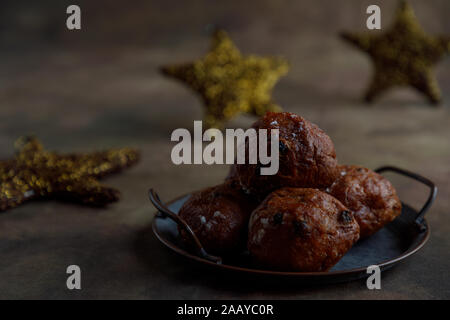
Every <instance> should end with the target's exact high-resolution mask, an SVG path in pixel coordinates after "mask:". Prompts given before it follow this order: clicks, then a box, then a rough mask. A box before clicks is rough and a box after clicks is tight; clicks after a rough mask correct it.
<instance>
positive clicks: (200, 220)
mask: <svg viewBox="0 0 450 320" xmlns="http://www.w3.org/2000/svg"><path fill="white" fill-rule="evenodd" d="M256 206H257V203H254V202H252V200H250V199H247V198H246V196H245V195H244V194H243V193H242V191H241V190H240V189H239V188H236V184H235V183H234V182H233V181H227V182H225V183H223V184H221V185H218V186H215V187H210V188H206V189H204V190H202V191H199V192H196V193H194V194H193V195H192V196H191V197H190V198H189V199H188V200H187V201H186V202H185V203H184V204H183V206H182V207H181V209H180V211H179V213H178V214H179V216H180V217H181V218H183V219H184V220H185V221H186V223H187V224H188V225H189V226H190V227H191V228H192V230H193V231H194V233H195V234H196V235H197V237H198V238H199V240H200V242H201V243H202V245H203V246H204V248H205V249H206V251H207V252H209V253H214V254H228V253H232V252H239V250H240V249H242V248H243V247H245V242H246V239H247V230H248V229H247V227H248V220H249V218H250V214H251V212H252V210H253V209H254V208H255V207H256ZM178 229H179V231H180V234H181V236H182V239H183V240H184V241H185V242H187V243H190V241H191V239H190V237H189V235H187V234H186V232H185V231H184V230H183V229H182V228H180V227H179V228H178Z"/></svg>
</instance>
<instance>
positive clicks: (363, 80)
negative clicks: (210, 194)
mask: <svg viewBox="0 0 450 320" xmlns="http://www.w3.org/2000/svg"><path fill="white" fill-rule="evenodd" d="M375 3H376V4H378V5H380V7H381V10H382V28H386V27H388V25H389V23H390V21H391V18H392V16H393V12H394V9H395V7H396V3H395V1H376V2H374V1H357V0H352V1H348V0H346V1H333V0H319V1H312V0H310V1H306V0H303V1H300V0H297V1H275V0H260V1H197V0H193V1H174V0H164V1H161V0H152V1H132V2H124V1H106V0H101V1H99V0H96V1H77V2H73V1H65V0H64V1H48V0H47V1H2V3H1V4H0V158H7V157H11V156H12V154H13V149H12V147H13V142H14V140H15V139H16V138H18V137H19V136H21V135H24V134H35V135H37V136H38V137H39V138H41V139H42V141H43V143H44V144H45V146H46V147H48V148H49V149H52V150H60V151H86V150H87V151H89V150H96V149H102V148H108V147H119V146H134V147H138V148H140V149H141V150H142V160H141V162H140V163H139V164H138V165H137V166H136V167H133V168H132V169H130V170H128V171H125V172H124V173H123V174H120V175H116V176H112V177H110V178H107V179H106V182H107V183H108V184H110V185H112V186H115V187H117V188H119V189H120V190H121V191H122V195H123V197H122V201H121V202H119V203H117V204H114V205H112V206H110V207H108V208H107V209H103V210H97V209H92V208H85V207H80V206H76V205H70V204H63V203H58V202H54V201H49V202H37V203H30V204H27V205H24V206H21V207H19V208H18V209H15V210H12V211H9V212H6V213H2V214H0V279H10V280H9V281H7V282H5V281H3V280H0V297H27V298H37V297H47V298H48V297H50V298H52V297H53V298H56V297H67V298H71V297H83V298H98V297H103V298H181V299H183V298H400V299H402V298H442V297H447V298H449V297H450V288H449V284H448V279H446V277H447V274H448V270H449V269H450V256H449V252H450V238H449V236H448V235H449V234H450V215H449V208H450V200H449V199H450V183H449V180H448V179H449V177H450V108H449V106H450V59H446V60H444V61H442V62H441V63H440V64H438V65H437V67H436V70H435V71H436V77H437V79H438V81H439V83H440V87H441V90H442V92H443V100H444V103H443V104H442V105H441V106H440V107H434V106H430V105H428V103H427V101H426V99H425V98H424V97H423V96H421V95H420V94H418V93H416V92H415V91H413V90H412V89H408V88H401V89H397V90H393V91H390V92H388V93H386V94H385V95H384V96H382V97H381V99H379V100H378V101H377V102H376V103H374V104H373V105H370V106H368V105H365V104H364V103H362V96H363V92H364V89H365V87H366V85H367V84H368V82H369V80H370V75H371V71H372V70H371V64H370V61H369V59H368V58H367V57H366V56H365V55H364V54H363V53H361V52H359V51H357V50H355V49H354V48H352V47H350V46H349V45H347V44H346V43H344V42H343V41H341V40H340V39H339V37H338V32H339V31H341V30H353V31H358V30H359V31H365V30H366V28H365V20H366V17H367V15H366V14H365V10H366V8H367V6H368V5H369V4H375ZM410 3H411V4H412V6H413V8H414V9H415V12H416V15H417V17H418V19H419V21H420V23H421V25H422V26H423V28H424V29H425V30H426V31H427V32H428V33H429V34H445V33H447V34H450V19H448V16H449V13H450V2H449V1H447V0H432V1H410ZM69 4H78V5H80V7H81V9H82V30H81V31H68V30H67V29H66V27H65V19H66V17H67V15H66V13H65V11H66V7H67V6H68V5H69ZM215 26H219V27H222V28H225V29H226V30H227V31H228V32H229V34H230V36H231V37H232V39H233V40H234V42H235V44H236V45H237V46H238V48H240V50H241V51H242V53H243V54H250V53H252V54H258V55H281V56H284V57H286V58H287V59H288V60H289V62H290V64H291V70H290V72H289V73H288V75H287V76H286V77H284V78H282V79H281V81H280V82H279V83H278V85H277V86H276V87H275V90H274V94H273V96H274V99H275V101H276V102H277V103H279V104H280V105H281V106H282V107H283V108H284V109H285V110H286V111H290V112H295V113H297V114H299V115H302V116H304V117H305V118H307V119H309V120H311V121H312V122H314V123H316V124H318V125H319V126H320V127H321V128H323V129H324V130H325V131H326V132H327V133H328V134H329V135H330V137H331V138H332V139H333V141H334V143H335V147H336V150H337V154H338V159H339V161H340V162H341V163H349V164H360V165H364V166H367V167H369V168H372V169H374V168H376V167H379V166H382V165H386V164H389V165H396V166H399V167H402V168H405V169H408V170H411V171H415V172H418V173H420V174H422V175H424V176H426V177H429V178H430V179H432V180H433V181H434V182H435V183H436V184H437V185H438V187H439V195H438V199H437V201H436V203H435V205H434V207H433V209H432V210H431V211H430V212H429V213H428V215H427V219H428V221H429V224H430V225H431V228H432V238H431V240H430V242H429V244H428V245H427V246H426V247H425V248H424V249H423V251H421V252H420V253H419V254H418V255H416V256H414V257H412V258H411V259H410V260H408V262H406V263H405V264H402V265H400V266H398V267H397V268H395V269H394V270H392V271H390V272H387V273H386V274H385V275H384V276H383V277H384V278H383V279H385V282H383V290H381V291H377V292H372V291H368V290H367V289H366V288H365V284H364V283H363V282H358V281H357V282H353V283H349V284H341V285H334V286H327V287H304V288H295V289H292V288H291V289H270V290H269V289H268V290H262V289H261V288H253V287H252V286H248V287H247V286H245V287H243V286H240V285H239V284H235V283H233V281H229V280H227V279H225V281H224V280H223V279H220V277H216V276H214V275H204V274H199V272H198V271H197V269H196V268H195V267H194V266H188V265H186V266H185V265H184V264H183V263H182V260H179V259H178V258H177V257H176V256H174V255H173V254H170V253H169V252H167V251H166V250H165V249H164V248H163V247H162V246H161V245H160V244H159V243H157V242H156V240H154V239H153V238H152V237H151V236H150V235H149V236H148V239H147V238H146V239H147V240H148V247H147V252H148V255H149V258H148V259H147V258H145V257H142V254H140V253H137V252H136V246H138V245H136V241H137V240H136V237H137V235H138V234H145V230H146V228H147V227H148V225H149V223H150V221H151V219H152V215H153V213H154V209H153V207H151V206H150V204H149V202H148V200H147V197H146V193H147V189H148V188H149V187H154V188H156V189H157V190H158V191H159V193H160V195H161V196H162V198H163V199H165V200H169V199H172V198H175V197H177V196H179V195H181V194H185V193H188V192H191V191H193V190H196V189H200V188H203V187H206V186H210V185H214V184H218V183H220V181H221V180H222V179H223V178H224V177H225V175H226V173H227V170H228V168H227V166H225V165H223V166H220V165H216V166H175V165H173V164H172V163H171V161H170V151H171V148H172V147H173V144H172V143H171V142H170V133H171V132H172V131H173V130H174V129H176V128H192V126H193V120H198V119H201V117H202V111H203V109H202V105H201V101H200V99H198V97H197V96H196V95H195V94H194V93H193V92H191V91H190V90H188V89H187V88H186V87H184V86H183V85H182V84H180V83H178V82H176V81H173V80H172V79H167V78H164V77H163V76H161V75H160V74H159V73H158V70H157V68H158V66H160V65H162V64H168V63H176V62H183V61H191V60H193V59H196V58H199V57H201V56H202V55H203V54H204V53H205V52H206V50H207V49H208V47H209V31H210V30H211V29H212V28H213V27H215ZM252 121H254V118H251V117H249V116H242V117H239V118H236V119H234V120H233V121H232V122H230V123H229V127H244V128H245V127H248V126H249V125H250V124H251V123H252ZM390 177H391V176H390ZM393 181H394V182H395V184H396V186H397V187H398V191H399V193H400V195H401V197H402V199H404V201H406V202H407V203H410V204H412V205H416V206H418V205H420V204H421V203H423V201H424V198H425V194H426V189H425V188H422V187H421V186H420V185H419V186H417V185H416V184H415V183H413V182H410V181H408V180H403V179H394V180H393ZM142 230H144V231H142ZM148 232H149V231H148V230H147V233H148ZM72 263H76V264H79V265H80V266H81V267H82V269H83V268H84V269H85V270H86V271H85V278H84V281H85V283H86V285H85V286H84V289H83V290H82V291H81V292H77V293H69V292H67V290H65V287H64V283H65V272H64V270H65V267H66V266H67V265H69V264H72Z"/></svg>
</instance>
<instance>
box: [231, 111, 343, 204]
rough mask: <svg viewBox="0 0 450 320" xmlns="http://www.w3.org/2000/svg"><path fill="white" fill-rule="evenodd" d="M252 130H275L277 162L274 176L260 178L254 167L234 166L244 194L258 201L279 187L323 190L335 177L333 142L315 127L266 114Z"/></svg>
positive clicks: (294, 118)
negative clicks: (276, 130) (277, 135)
mask: <svg viewBox="0 0 450 320" xmlns="http://www.w3.org/2000/svg"><path fill="white" fill-rule="evenodd" d="M253 128H255V129H257V130H258V129H269V131H270V129H279V133H280V135H279V160H280V161H279V171H278V173H277V174H276V175H272V176H269V175H267V176H263V175H260V166H259V165H258V164H248V163H247V164H238V165H236V173H237V174H236V176H237V177H238V178H239V181H240V183H241V185H242V188H243V189H244V190H245V191H246V192H247V193H250V194H253V195H256V196H258V197H259V198H260V199H261V200H262V199H264V197H265V196H266V195H267V194H269V193H270V192H272V191H274V190H276V189H279V188H281V187H302V188H326V187H328V186H329V185H331V183H333V181H334V180H335V179H336V178H337V176H338V170H337V160H336V153H335V150H334V145H333V142H332V141H331V139H330V137H328V136H327V134H326V133H325V132H324V131H322V129H320V128H319V127H318V126H316V125H315V124H313V123H311V122H309V121H307V120H305V119H304V118H302V117H300V116H297V115H295V114H293V113H289V112H281V113H274V112H268V113H266V115H265V116H264V117H262V118H261V119H260V120H258V121H257V122H255V124H254V125H253ZM268 148H269V150H270V135H268ZM247 150H248V147H247Z"/></svg>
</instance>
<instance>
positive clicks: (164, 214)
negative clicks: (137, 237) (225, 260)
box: [148, 189, 222, 264]
mask: <svg viewBox="0 0 450 320" xmlns="http://www.w3.org/2000/svg"><path fill="white" fill-rule="evenodd" d="M148 196H149V198H150V201H151V202H152V203H153V205H154V206H155V208H156V209H158V211H159V212H158V214H157V215H156V218H161V219H165V218H169V219H172V220H173V221H174V222H175V223H176V224H177V225H178V226H180V227H181V228H183V229H184V230H185V231H186V232H187V233H188V234H189V236H190V237H191V238H192V240H193V242H194V245H195V247H196V251H197V255H199V256H200V257H202V258H204V259H207V260H209V261H212V262H215V263H217V264H221V263H222V258H220V257H217V256H213V255H211V254H209V253H208V252H206V250H205V248H204V247H203V245H202V243H201V242H200V240H199V239H198V238H197V236H196V235H195V233H194V231H193V230H192V229H191V227H189V225H188V224H187V223H186V221H185V220H184V219H183V218H181V217H180V216H179V215H177V214H176V213H174V212H173V211H171V210H170V209H169V208H167V207H166V206H165V205H164V204H163V203H162V201H161V199H160V198H159V196H158V194H157V193H156V191H155V190H153V189H150V190H149V192H148Z"/></svg>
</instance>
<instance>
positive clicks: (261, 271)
mask: <svg viewBox="0 0 450 320" xmlns="http://www.w3.org/2000/svg"><path fill="white" fill-rule="evenodd" d="M191 195H192V193H186V194H183V195H181V196H178V197H176V198H175V199H172V200H170V201H169V202H167V203H166V204H167V206H169V205H171V204H173V203H174V202H176V201H179V200H180V199H182V198H185V197H187V196H191ZM157 219H158V217H157V212H156V213H155V215H154V217H153V219H152V231H153V234H154V235H155V236H156V238H157V239H158V240H159V241H160V242H161V243H162V244H164V245H165V246H166V247H167V248H169V249H171V250H172V251H174V252H176V253H178V254H180V255H182V256H184V257H186V258H189V259H191V260H195V261H197V262H200V263H203V264H207V265H209V266H213V267H218V268H220V269H224V270H230V271H238V272H245V273H251V274H258V275H266V276H282V277H298V278H311V277H314V278H319V277H335V276H349V275H354V274H360V273H362V272H367V268H368V267H369V266H364V267H359V268H353V269H347V270H339V271H318V272H295V271H275V270H265V269H250V268H245V267H239V266H234V265H230V264H223V263H220V264H219V263H215V262H212V261H209V260H207V259H205V258H202V257H199V256H196V255H194V254H191V253H189V252H188V251H186V250H183V249H181V248H179V247H178V246H175V245H174V244H172V243H171V242H169V241H167V240H166V239H164V237H163V236H162V235H161V234H160V233H159V232H158V229H157V226H156V220H157ZM422 223H423V224H424V225H425V227H426V228H425V231H423V232H424V233H425V235H424V237H423V239H422V240H421V241H420V242H419V243H418V244H417V245H416V246H415V247H413V248H410V249H409V250H407V251H405V252H404V253H403V254H401V255H399V256H397V257H395V258H393V259H388V260H384V261H382V262H380V263H378V264H376V265H377V266H378V267H380V269H381V270H382V271H383V270H385V269H387V268H389V267H391V266H393V265H395V264H397V263H399V262H401V261H402V260H405V259H406V258H408V257H410V256H412V255H413V254H415V253H416V252H417V251H419V250H420V249H422V247H423V246H424V245H425V244H426V243H427V242H428V240H429V238H430V234H431V231H430V227H429V225H428V222H427V220H426V218H424V219H423V222H422Z"/></svg>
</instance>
